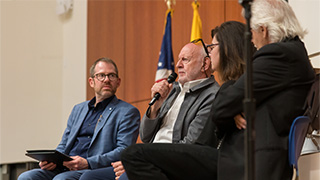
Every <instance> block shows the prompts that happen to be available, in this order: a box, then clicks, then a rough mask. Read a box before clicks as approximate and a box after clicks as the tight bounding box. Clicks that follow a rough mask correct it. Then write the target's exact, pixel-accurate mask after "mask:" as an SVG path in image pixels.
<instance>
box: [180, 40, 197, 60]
mask: <svg viewBox="0 0 320 180" xmlns="http://www.w3.org/2000/svg"><path fill="white" fill-rule="evenodd" d="M199 48H200V46H198V45H195V44H193V43H188V44H187V45H185V46H184V47H183V48H182V49H181V51H180V54H179V58H182V57H185V58H191V57H192V56H194V55H196V52H197V50H198V49H199Z"/></svg>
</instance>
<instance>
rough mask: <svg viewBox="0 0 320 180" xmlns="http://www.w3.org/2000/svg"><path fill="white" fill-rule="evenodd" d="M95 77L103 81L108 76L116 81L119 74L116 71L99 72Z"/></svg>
mask: <svg viewBox="0 0 320 180" xmlns="http://www.w3.org/2000/svg"><path fill="white" fill-rule="evenodd" d="M93 77H95V78H96V79H97V80H98V81H101V82H102V81H104V80H105V79H106V77H108V79H109V80H110V81H114V80H116V79H118V75H117V74H115V73H110V74H103V73H99V74H95V75H94V76H93Z"/></svg>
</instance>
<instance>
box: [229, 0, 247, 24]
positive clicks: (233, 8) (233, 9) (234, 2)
mask: <svg viewBox="0 0 320 180" xmlns="http://www.w3.org/2000/svg"><path fill="white" fill-rule="evenodd" d="M225 7H226V14H225V16H226V18H225V21H240V22H243V23H245V22H246V21H245V19H244V17H243V16H242V15H241V11H242V6H241V5H240V4H239V1H238V0H227V1H226V6H225Z"/></svg>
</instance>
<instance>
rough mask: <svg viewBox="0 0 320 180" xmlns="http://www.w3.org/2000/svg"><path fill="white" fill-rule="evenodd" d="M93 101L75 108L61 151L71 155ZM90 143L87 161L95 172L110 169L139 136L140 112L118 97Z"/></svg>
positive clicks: (110, 106)
mask: <svg viewBox="0 0 320 180" xmlns="http://www.w3.org/2000/svg"><path fill="white" fill-rule="evenodd" d="M88 103H89V101H85V102H83V103H80V104H78V105H75V106H74V108H73V110H72V112H71V114H70V116H69V119H68V124H67V128H66V129H65V131H64V134H63V136H62V139H61V142H60V144H59V145H58V147H57V150H58V151H60V152H63V153H65V154H69V153H70V150H71V149H72V146H73V144H74V142H75V141H76V139H77V135H78V132H79V130H80V127H81V125H82V123H83V121H84V119H85V117H86V115H87V113H88V111H89V108H88ZM97 123H98V124H97V126H96V129H95V132H94V134H93V137H92V140H91V142H90V145H89V148H88V152H87V161H88V163H89V166H90V168H91V169H97V168H101V167H107V166H110V165H111V162H114V161H118V160H120V153H121V152H122V150H124V149H125V148H126V147H128V146H129V145H131V144H134V143H135V142H136V140H137V137H138V131H139V124H140V113H139V111H138V109H137V108H135V107H134V106H132V105H130V104H129V103H126V102H124V101H122V100H120V99H118V98H117V97H116V96H115V97H114V98H113V99H112V101H111V102H110V103H109V104H108V105H107V107H106V108H105V110H104V111H103V113H102V117H101V118H100V120H99V122H97Z"/></svg>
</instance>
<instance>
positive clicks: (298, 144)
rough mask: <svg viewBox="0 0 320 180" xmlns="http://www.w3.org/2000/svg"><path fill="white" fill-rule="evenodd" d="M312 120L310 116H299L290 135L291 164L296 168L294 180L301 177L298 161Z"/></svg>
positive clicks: (292, 126)
mask: <svg viewBox="0 0 320 180" xmlns="http://www.w3.org/2000/svg"><path fill="white" fill-rule="evenodd" d="M310 122H311V119H310V118H309V117H308V116H298V117H297V118H296V119H295V120H294V121H293V123H292V125H291V128H290V133H289V149H288V150H289V163H290V165H292V166H293V168H294V174H293V179H295V177H296V176H299V173H298V159H299V156H300V153H301V149H302V145H303V143H304V140H305V137H306V134H307V130H308V127H309V124H310Z"/></svg>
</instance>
